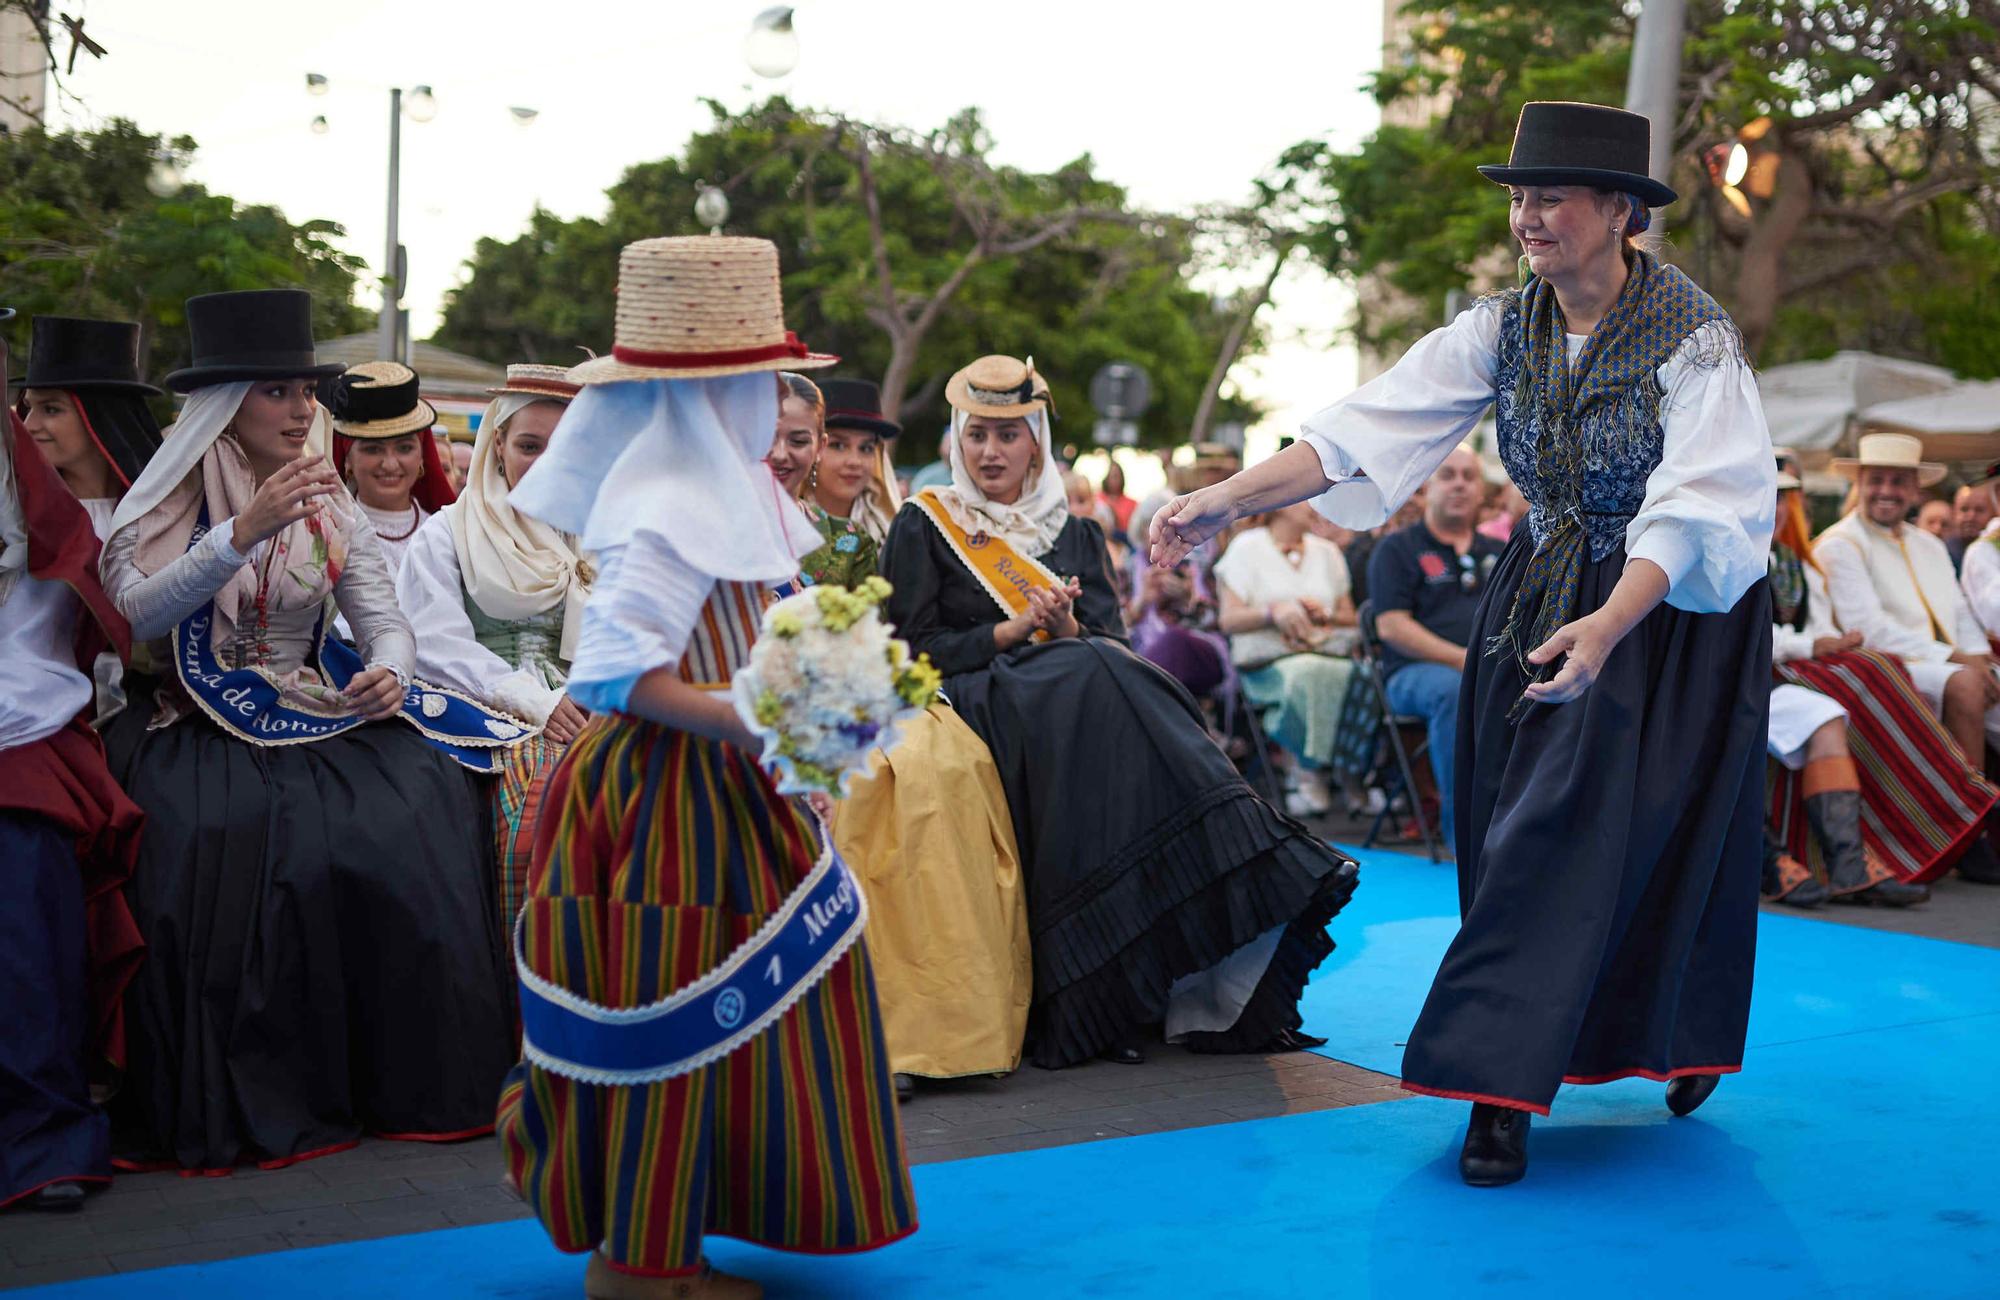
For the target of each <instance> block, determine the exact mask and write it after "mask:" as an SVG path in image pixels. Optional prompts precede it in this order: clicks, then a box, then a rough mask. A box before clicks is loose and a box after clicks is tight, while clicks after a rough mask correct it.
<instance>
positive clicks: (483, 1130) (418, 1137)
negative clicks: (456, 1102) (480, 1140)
mask: <svg viewBox="0 0 2000 1300" xmlns="http://www.w3.org/2000/svg"><path fill="white" fill-rule="evenodd" d="M492 1133H493V1125H491V1124H482V1125H480V1126H479V1127H478V1128H467V1129H460V1130H459V1131H458V1132H456V1133H375V1134H373V1135H372V1136H374V1137H378V1138H381V1139H382V1140H383V1141H384V1142H463V1141H465V1140H466V1139H468V1138H476V1137H489V1136H491V1135H492ZM606 1262H607V1263H608V1262H609V1261H608V1260H607V1261H606Z"/></svg>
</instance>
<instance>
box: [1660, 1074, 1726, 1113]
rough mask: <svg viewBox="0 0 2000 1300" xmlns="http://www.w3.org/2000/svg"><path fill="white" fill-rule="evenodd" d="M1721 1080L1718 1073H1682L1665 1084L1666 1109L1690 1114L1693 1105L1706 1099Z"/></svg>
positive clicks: (1693, 1109) (1699, 1103)
mask: <svg viewBox="0 0 2000 1300" xmlns="http://www.w3.org/2000/svg"><path fill="white" fill-rule="evenodd" d="M1721 1082H1722V1076H1721V1075H1719V1074H1684V1075H1682V1076H1681V1077H1680V1078H1678V1079H1674V1080H1671V1081H1670V1082H1668V1084H1667V1109H1668V1110H1670V1111H1672V1112H1673V1113H1674V1114H1676V1115H1692V1114H1694V1111H1695V1107H1697V1106H1699V1105H1701V1104H1702V1103H1703V1102H1705V1101H1707V1100H1708V1097H1709V1094H1710V1093H1712V1092H1714V1091H1715V1086H1716V1085H1717V1084H1719V1083H1721Z"/></svg>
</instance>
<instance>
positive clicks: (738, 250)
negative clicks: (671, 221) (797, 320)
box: [570, 235, 840, 385]
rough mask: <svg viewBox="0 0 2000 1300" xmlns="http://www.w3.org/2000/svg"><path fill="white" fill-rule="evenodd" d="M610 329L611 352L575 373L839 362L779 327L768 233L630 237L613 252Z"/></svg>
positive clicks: (681, 372)
mask: <svg viewBox="0 0 2000 1300" xmlns="http://www.w3.org/2000/svg"><path fill="white" fill-rule="evenodd" d="M613 330H614V334H613V338H614V342H613V346H612V349H611V355H610V356H608V357H592V358H591V359H590V360H588V361H585V362H583V363H582V364H580V365H578V366H576V367H575V368H574V369H573V370H571V371H570V377H571V378H572V379H574V380H575V381H576V382H578V383H581V384H586V385H589V384H616V383H621V382H628V381H632V380H641V379H711V378H717V377H720V376H723V375H743V374H751V373H754V372H756V371H761V370H819V369H822V368H824V367H826V366H830V365H833V364H834V363H835V362H837V361H839V360H840V358H839V357H835V356H828V355H825V354H823V353H818V352H814V351H813V350H812V349H810V348H808V347H807V346H806V345H805V344H804V343H802V342H800V341H799V336H798V335H796V334H794V333H792V332H791V331H790V330H788V329H786V328H785V306H784V296H783V293H782V291H781V290H780V288H779V282H778V248H777V245H775V244H773V243H771V241H769V240H768V239H746V238H737V237H733V236H727V235H675V236H669V237H667V238H663V239H642V240H640V241H639V242H637V243H635V244H627V245H626V246H625V249H624V251H623V252H621V253H620V254H619V256H618V312H617V316H616V318H615V321H614V324H613Z"/></svg>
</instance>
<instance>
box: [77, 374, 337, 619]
mask: <svg viewBox="0 0 2000 1300" xmlns="http://www.w3.org/2000/svg"><path fill="white" fill-rule="evenodd" d="M250 388H251V385H250V383H249V381H247V380H244V381H239V382H235V383H227V384H210V385H209V386H208V387H206V388H197V389H195V390H194V391H193V392H192V393H189V394H188V397H187V401H186V402H185V403H184V404H183V405H182V406H181V413H180V418H179V419H177V420H175V421H174V422H173V423H172V424H170V425H168V426H167V428H166V430H165V431H164V433H163V435H162V441H161V443H160V449H159V451H157V452H155V453H154V454H153V459H152V460H150V461H148V462H146V468H145V469H144V470H143V471H141V472H140V474H139V478H138V480H137V481H136V482H134V483H133V484H132V487H131V490H130V491H128V492H127V493H126V494H125V496H124V497H123V499H121V500H120V501H119V502H118V509H117V510H116V511H115V512H114V513H113V514H112V516H111V533H110V535H111V536H116V535H117V534H118V533H121V532H123V531H124V530H125V529H127V528H137V529H138V530H139V543H138V546H137V547H136V548H135V549H134V551H133V553H132V561H133V564H134V565H135V566H136V567H137V568H138V570H139V572H141V573H144V574H154V573H158V572H159V571H160V570H161V569H164V568H166V567H167V566H168V565H169V564H172V563H173V562H174V561H175V560H178V559H179V558H180V557H181V556H182V554H184V553H185V552H186V551H187V548H188V541H189V539H190V538H192V537H193V536H194V527H195V521H196V519H197V518H198V517H199V516H200V513H201V510H202V508H203V506H204V505H205V506H206V507H207V508H208V522H209V523H210V524H211V525H214V524H220V523H221V522H222V521H223V520H224V519H227V518H230V517H232V516H234V515H236V514H238V513H240V512H241V511H243V510H245V509H247V508H248V507H249V505H250V502H251V499H252V498H253V497H255V496H256V495H257V479H256V475H255V474H254V473H253V472H252V471H251V469H250V462H249V460H248V459H247V458H246V457H245V456H244V454H243V447H242V444H240V443H238V442H237V440H236V435H235V434H234V433H233V432H230V430H229V424H230V421H231V420H234V419H235V418H236V411H237V408H239V407H241V406H242V405H243V399H244V397H245V396H246V395H247V394H248V393H249V392H250ZM318 418H319V417H318V412H317V411H316V412H315V414H314V422H315V423H317V422H318ZM307 436H308V440H310V436H311V435H310V434H308V435H307ZM318 500H319V508H318V509H317V510H315V511H314V513H313V514H311V515H309V516H307V517H306V518H304V519H301V520H297V521H295V522H293V523H290V524H287V525H286V526H285V529H284V531H283V532H281V533H279V534H278V536H277V537H276V538H274V539H273V540H274V541H275V542H276V543H277V544H278V545H279V547H280V549H281V553H282V554H283V555H284V557H285V571H284V573H282V574H279V575H276V576H274V577H273V579H272V581H271V583H270V591H271V602H272V603H271V606H270V607H271V608H272V609H279V610H284V609H303V608H305V607H307V606H309V605H313V604H317V603H319V602H322V601H324V600H325V598H326V596H327V593H328V592H330V591H331V590H332V589H333V584H334V582H335V581H336V580H337V579H338V577H339V573H340V570H341V568H342V567H343V566H345V565H346V563H347V538H348V534H349V533H350V531H351V530H352V529H353V526H354V517H355V507H354V502H353V498H351V497H349V496H348V495H347V490H346V489H345V488H337V489H335V490H334V491H333V492H332V493H329V494H328V495H326V496H322V497H320V498H318ZM315 542H318V543H319V545H317V546H316V545H315ZM256 589H257V573H256V566H255V565H249V564H246V565H244V566H243V567H242V568H240V569H238V570H237V571H236V572H235V574H233V575H232V576H231V577H230V579H229V581H228V582H226V583H224V584H223V586H222V589H221V590H220V591H218V592H216V593H215V627H214V631H213V632H212V633H211V634H210V636H211V639H212V640H213V641H214V642H215V643H216V644H218V645H220V644H221V643H223V642H225V641H227V640H228V639H229V638H230V636H231V635H232V633H233V632H234V630H235V625H236V614H237V611H238V610H239V609H240V608H241V607H242V604H243V601H244V600H245V599H246V598H249V597H252V596H254V595H255V593H256Z"/></svg>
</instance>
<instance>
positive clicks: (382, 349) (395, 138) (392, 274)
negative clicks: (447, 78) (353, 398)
mask: <svg viewBox="0 0 2000 1300" xmlns="http://www.w3.org/2000/svg"><path fill="white" fill-rule="evenodd" d="M402 154H403V92H402V91H401V90H400V89H394V90H391V91H390V92H389V241H388V251H387V252H386V253H384V254H383V255H382V322H381V324H380V326H379V327H378V339H379V341H378V342H377V343H376V345H375V351H376V352H377V354H379V355H380V356H381V358H382V359H383V360H384V361H394V360H397V359H398V358H399V357H401V355H402V349H401V348H399V347H397V346H396V327H397V325H398V323H399V321H400V317H401V312H400V311H399V309H398V308H397V305H396V304H397V301H398V300H399V299H400V298H402V296H403V285H402V282H401V280H400V279H399V277H400V275H401V274H402V272H401V270H400V268H398V266H397V265H396V248H397V240H398V236H397V231H396V209H397V207H398V206H399V199H400V195H399V194H398V192H397V191H398V190H399V189H400V187H401V181H402Z"/></svg>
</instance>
